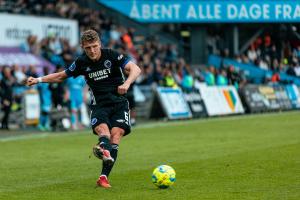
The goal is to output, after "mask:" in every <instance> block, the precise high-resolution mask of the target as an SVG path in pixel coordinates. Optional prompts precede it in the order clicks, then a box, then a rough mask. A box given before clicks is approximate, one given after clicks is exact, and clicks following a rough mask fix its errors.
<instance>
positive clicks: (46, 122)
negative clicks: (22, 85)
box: [38, 67, 52, 131]
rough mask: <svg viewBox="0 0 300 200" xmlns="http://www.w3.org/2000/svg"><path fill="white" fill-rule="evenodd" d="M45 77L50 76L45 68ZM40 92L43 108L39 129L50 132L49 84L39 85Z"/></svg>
mask: <svg viewBox="0 0 300 200" xmlns="http://www.w3.org/2000/svg"><path fill="white" fill-rule="evenodd" d="M43 71H44V75H47V74H49V69H48V68H46V67H45V68H44V70H43ZM38 90H39V94H40V106H41V115H40V121H39V126H38V128H39V129H40V130H41V131H49V130H50V118H49V113H50V110H51V105H52V103H51V91H50V89H49V83H41V84H39V85H38Z"/></svg>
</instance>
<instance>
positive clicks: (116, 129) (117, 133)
mask: <svg viewBox="0 0 300 200" xmlns="http://www.w3.org/2000/svg"><path fill="white" fill-rule="evenodd" d="M110 124H111V126H112V129H111V135H110V143H111V146H112V149H111V151H110V154H111V156H112V157H113V159H114V163H113V164H112V165H103V169H102V173H103V174H104V175H106V176H108V175H109V174H110V172H111V170H112V168H113V166H114V164H115V162H116V159H117V155H118V150H119V144H120V141H121V138H122V137H123V136H125V135H127V134H129V133H130V116H129V107H128V102H122V103H119V104H118V105H116V106H115V107H114V112H113V113H112V116H111V119H110Z"/></svg>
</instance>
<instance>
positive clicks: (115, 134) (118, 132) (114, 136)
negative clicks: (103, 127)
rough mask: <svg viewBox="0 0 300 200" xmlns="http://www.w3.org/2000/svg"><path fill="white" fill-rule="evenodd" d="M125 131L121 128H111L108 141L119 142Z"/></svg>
mask: <svg viewBox="0 0 300 200" xmlns="http://www.w3.org/2000/svg"><path fill="white" fill-rule="evenodd" d="M124 133H125V131H124V130H123V129H121V128H113V129H112V131H111V137H110V143H111V144H119V143H120V140H121V138H122V136H123V135H124Z"/></svg>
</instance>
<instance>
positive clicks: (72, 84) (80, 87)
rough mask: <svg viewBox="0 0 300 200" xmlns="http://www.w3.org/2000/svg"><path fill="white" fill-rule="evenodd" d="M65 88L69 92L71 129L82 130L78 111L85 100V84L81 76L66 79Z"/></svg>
mask: <svg viewBox="0 0 300 200" xmlns="http://www.w3.org/2000/svg"><path fill="white" fill-rule="evenodd" d="M66 86H67V88H68V91H69V94H70V95H69V100H70V104H71V106H70V107H71V124H72V129H73V130H77V129H82V128H83V125H82V123H81V118H80V111H81V107H82V105H83V103H84V99H85V97H84V96H85V93H86V92H85V87H86V83H85V80H84V77H83V76H79V77H77V78H72V77H71V78H69V79H67V82H66Z"/></svg>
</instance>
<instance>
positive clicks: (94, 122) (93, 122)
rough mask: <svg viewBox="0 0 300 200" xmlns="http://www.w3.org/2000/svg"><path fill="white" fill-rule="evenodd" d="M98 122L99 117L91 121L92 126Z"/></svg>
mask: <svg viewBox="0 0 300 200" xmlns="http://www.w3.org/2000/svg"><path fill="white" fill-rule="evenodd" d="M96 123H97V118H93V119H92V121H91V124H92V126H93V125H95V124H96Z"/></svg>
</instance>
